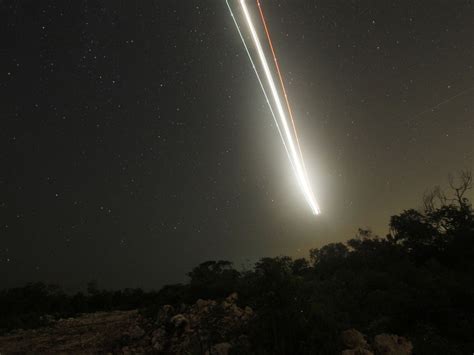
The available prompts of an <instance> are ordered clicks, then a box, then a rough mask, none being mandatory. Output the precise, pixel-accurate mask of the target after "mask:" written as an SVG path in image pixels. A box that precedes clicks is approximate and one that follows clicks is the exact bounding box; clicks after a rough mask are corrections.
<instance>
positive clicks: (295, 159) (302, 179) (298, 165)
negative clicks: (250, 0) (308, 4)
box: [240, 0, 321, 215]
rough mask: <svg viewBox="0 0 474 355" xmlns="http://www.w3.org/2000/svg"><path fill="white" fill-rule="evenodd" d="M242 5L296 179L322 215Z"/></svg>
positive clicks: (314, 207) (262, 54)
mask: <svg viewBox="0 0 474 355" xmlns="http://www.w3.org/2000/svg"><path fill="white" fill-rule="evenodd" d="M240 4H241V5H242V9H243V12H244V16H245V19H246V21H247V24H248V26H249V29H250V33H251V35H252V39H253V41H254V43H255V47H256V48H257V52H258V55H259V57H260V61H261V63H262V66H263V70H264V72H265V76H266V78H267V82H268V85H269V86H270V91H271V93H272V96H273V99H274V101H275V104H276V107H277V111H278V114H279V116H280V120H281V123H282V125H283V131H284V133H285V138H286V141H287V143H288V146H289V148H290V161H291V163H292V165H293V166H294V168H295V169H294V170H295V174H296V178H297V180H298V182H299V185H300V187H301V189H302V191H303V195H304V196H305V199H306V201H307V202H308V204H309V206H310V208H311V210H312V212H313V214H315V215H317V214H320V213H321V211H320V209H319V206H318V203H317V202H316V200H315V198H314V196H313V193H312V191H311V187H310V185H309V182H308V180H307V178H306V175H305V173H304V169H303V165H302V161H301V157H300V155H299V154H298V152H297V150H296V146H295V143H294V140H293V136H292V134H291V131H290V128H289V125H288V119H287V117H286V115H285V111H284V110H283V106H282V104H281V100H280V97H279V95H278V91H277V89H276V86H275V81H274V79H273V76H272V73H271V71H270V68H269V65H268V61H267V59H266V57H265V53H264V51H263V49H262V45H261V43H260V40H259V38H258V35H257V31H256V30H255V26H254V25H253V22H252V18H251V17H250V14H249V11H248V8H247V5H246V3H245V0H240Z"/></svg>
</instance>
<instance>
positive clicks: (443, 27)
mask: <svg viewBox="0 0 474 355" xmlns="http://www.w3.org/2000/svg"><path fill="white" fill-rule="evenodd" d="M249 4H251V8H252V9H253V11H255V10H256V7H255V6H254V4H253V2H252V1H249ZM262 5H263V6H264V9H265V11H266V17H267V21H268V24H269V26H270V30H271V32H272V36H273V41H274V44H275V47H276V51H277V54H278V56H279V61H280V65H281V67H282V70H283V75H284V76H285V78H286V81H287V90H288V95H289V97H290V100H291V102H292V106H293V110H294V113H295V117H296V121H297V122H296V124H297V126H298V129H299V132H300V139H301V144H302V149H303V152H304V155H305V160H306V165H307V167H308V171H309V176H310V179H311V184H312V186H313V189H314V191H315V194H316V197H317V199H318V202H319V203H320V205H321V209H322V215H321V216H318V217H314V216H313V215H312V214H311V213H310V210H309V208H308V206H307V205H306V203H305V201H304V198H303V197H302V195H301V192H300V190H299V188H298V185H297V183H296V180H295V178H294V175H293V173H292V171H291V168H290V166H289V164H288V161H287V158H286V156H285V153H284V150H283V147H282V145H281V142H280V139H279V137H278V133H277V131H276V129H275V127H274V125H273V123H272V118H271V115H270V113H269V111H268V108H267V106H266V103H265V100H264V97H263V95H262V93H261V91H260V87H259V86H258V82H257V81H256V78H255V76H254V73H253V71H252V68H251V66H250V65H249V63H248V58H247V57H246V55H245V52H244V50H243V47H242V44H241V42H240V39H239V37H238V34H237V32H236V31H235V28H234V26H233V23H232V19H231V17H230V15H229V13H228V10H227V7H226V5H225V1H223V0H201V1H196V0H179V1H177V0H159V1H158V0H154V1H149V0H143V1H117V0H81V1H75V0H65V1H53V0H23V1H20V0H0V37H1V43H2V46H1V50H0V94H1V105H0V117H1V120H0V284H1V285H3V286H4V287H11V286H16V285H21V284H24V283H25V282H28V281H46V282H53V283H57V284H61V285H63V286H65V287H66V288H70V289H75V288H79V287H82V286H84V285H85V283H86V282H87V281H90V280H97V281H98V283H99V286H102V287H107V288H119V287H145V288H159V287H160V286H162V285H163V284H165V283H174V282H180V281H183V280H185V276H184V275H185V273H186V272H187V271H189V270H190V269H191V268H192V267H193V266H195V265H197V264H198V263H199V262H202V261H205V260H209V259H229V260H232V261H234V262H235V263H236V266H238V267H239V266H241V265H249V263H252V262H254V261H255V260H257V259H258V258H260V257H263V256H276V255H281V254H284V255H291V256H294V257H302V256H307V251H308V249H309V248H311V247H319V246H322V245H324V244H326V243H329V242H336V241H343V240H347V239H348V238H350V237H352V236H353V235H354V234H355V233H356V231H357V228H358V227H364V228H365V227H371V228H372V229H373V230H374V231H375V232H377V233H380V234H385V233H386V231H387V223H388V221H389V217H390V216H391V215H393V214H395V213H399V212H401V211H402V210H403V209H405V208H411V207H414V208H416V207H419V206H420V205H421V196H422V194H423V192H424V191H425V190H427V189H428V188H430V187H432V186H433V185H436V184H441V185H443V184H444V183H445V182H446V178H447V175H448V174H449V173H452V172H455V171H458V170H460V169H465V168H467V169H470V168H473V166H474V164H473V163H474V144H473V137H474V116H473V115H474V68H473V65H474V41H473V38H474V21H473V15H474V4H473V2H472V1H461V0H452V1H451V0H450V1H447V0H420V1H408V0H406V1H394V0H392V1H385V0H382V1H380V0H378V1H372V0H370V1H369V0H361V1H350V0H347V1H334V0H321V1H309V0H306V1H303V0H291V1H290V0H263V1H262Z"/></svg>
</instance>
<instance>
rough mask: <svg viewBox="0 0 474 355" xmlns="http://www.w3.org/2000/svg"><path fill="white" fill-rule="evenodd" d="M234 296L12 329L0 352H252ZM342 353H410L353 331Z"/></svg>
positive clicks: (393, 340) (390, 339) (396, 342)
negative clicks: (153, 311)
mask: <svg viewBox="0 0 474 355" xmlns="http://www.w3.org/2000/svg"><path fill="white" fill-rule="evenodd" d="M236 301H237V294H232V295H230V296H229V297H227V298H226V299H225V300H223V301H219V302H218V301H213V300H198V301H197V302H196V303H195V304H194V305H192V306H185V305H183V306H181V307H180V308H179V309H175V308H173V307H172V306H170V305H166V306H163V307H162V308H161V310H160V311H159V312H158V315H157V317H156V320H150V319H149V318H145V317H143V316H142V315H141V314H140V313H139V312H138V311H124V312H119V311H117V312H100V313H93V314H84V315H82V316H80V317H77V318H70V319H61V320H59V321H57V322H53V323H52V324H51V325H50V326H49V327H44V328H39V329H30V330H16V331H14V332H12V333H10V334H8V335H5V336H2V337H0V354H9V353H32V354H39V353H63V354H72V353H74V354H77V353H82V354H84V353H87V354H95V353H113V354H143V353H156V354H176V355H177V354H183V355H184V354H200V355H228V354H230V353H232V354H251V353H252V351H251V349H250V344H249V342H248V339H247V336H246V328H247V325H248V322H250V321H251V320H252V319H253V317H254V312H253V310H252V309H251V308H250V307H244V308H241V307H239V306H237V304H236ZM341 340H342V343H343V344H344V346H345V347H346V348H347V350H344V351H343V352H342V355H374V354H375V355H408V354H411V352H412V348H413V347H412V344H411V343H410V342H409V341H408V340H406V339H404V338H402V337H398V336H396V335H390V334H380V335H377V336H376V337H375V338H374V339H373V341H371V342H370V343H369V342H367V340H366V337H365V336H364V335H363V334H361V333H360V332H358V331H357V330H355V329H350V330H347V331H345V332H343V334H342V337H341Z"/></svg>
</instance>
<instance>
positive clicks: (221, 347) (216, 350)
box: [206, 343, 232, 355]
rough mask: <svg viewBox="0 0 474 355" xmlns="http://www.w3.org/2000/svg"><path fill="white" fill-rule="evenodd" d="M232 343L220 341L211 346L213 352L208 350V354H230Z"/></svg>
mask: <svg viewBox="0 0 474 355" xmlns="http://www.w3.org/2000/svg"><path fill="white" fill-rule="evenodd" d="M231 348H232V345H231V344H229V343H219V344H216V345H214V346H213V347H212V348H211V352H210V353H209V351H206V355H228V354H229V351H230V349H231Z"/></svg>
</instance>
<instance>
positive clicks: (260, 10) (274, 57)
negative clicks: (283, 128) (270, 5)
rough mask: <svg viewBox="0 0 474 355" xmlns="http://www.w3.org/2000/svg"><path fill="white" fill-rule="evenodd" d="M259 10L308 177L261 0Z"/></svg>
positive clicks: (258, 2) (304, 167) (258, 4)
mask: <svg viewBox="0 0 474 355" xmlns="http://www.w3.org/2000/svg"><path fill="white" fill-rule="evenodd" d="M257 6H258V11H259V12H260V18H261V19H262V23H263V27H264V28H265V33H266V35H267V39H268V44H269V45H270V49H271V51H272V55H273V62H274V63H275V67H276V69H277V73H278V78H279V79H280V84H281V89H282V90H283V96H285V101H286V107H287V108H288V113H289V114H290V119H291V124H292V125H293V132H294V134H295V138H296V143H297V144H298V150H299V152H300V157H301V162H302V164H303V169H304V172H305V175H306V177H308V173H307V171H306V166H305V164H304V158H303V152H302V151H301V146H300V140H299V138H298V132H296V125H295V120H294V118H293V111H292V110H291V106H290V101H289V100H288V95H287V94H286V88H285V84H284V82H283V76H282V75H281V70H280V65H279V64H278V59H277V57H276V54H275V49H274V48H273V42H272V38H271V37H270V31H269V30H268V26H267V21H266V20H265V16H264V15H263V10H262V5H260V0H257Z"/></svg>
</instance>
